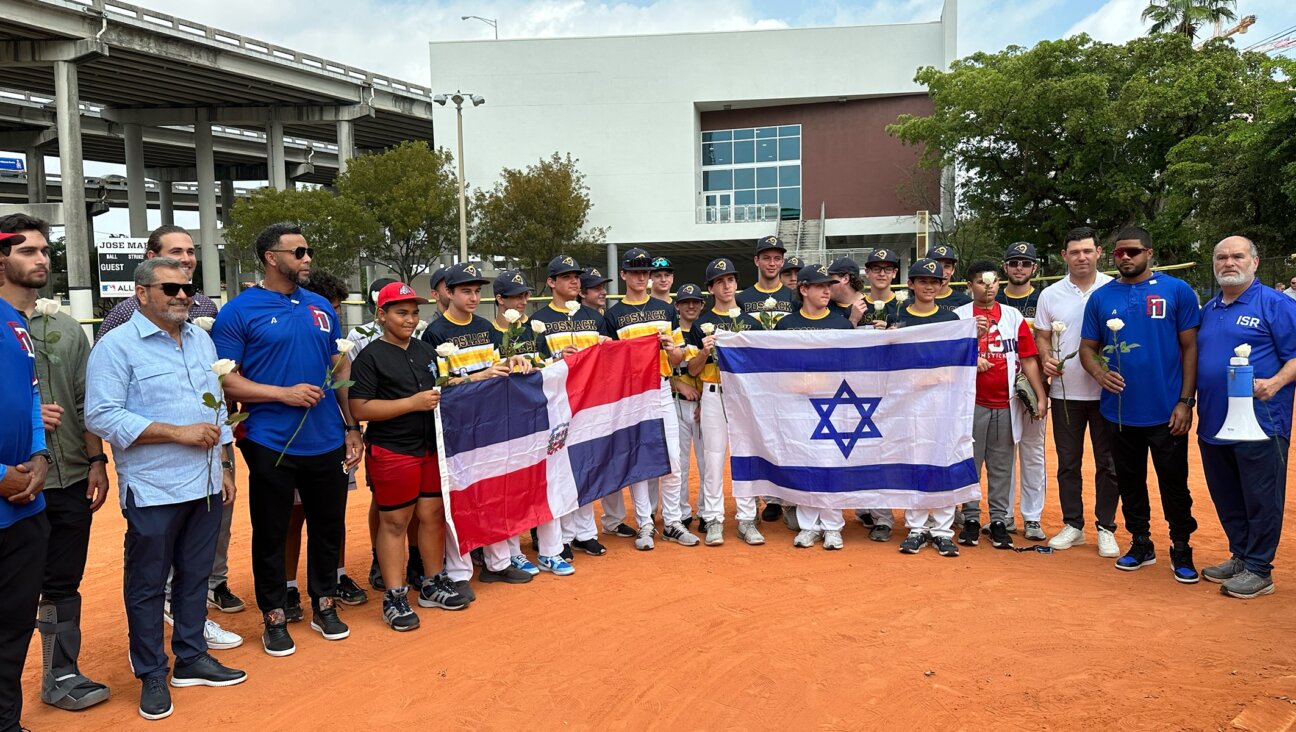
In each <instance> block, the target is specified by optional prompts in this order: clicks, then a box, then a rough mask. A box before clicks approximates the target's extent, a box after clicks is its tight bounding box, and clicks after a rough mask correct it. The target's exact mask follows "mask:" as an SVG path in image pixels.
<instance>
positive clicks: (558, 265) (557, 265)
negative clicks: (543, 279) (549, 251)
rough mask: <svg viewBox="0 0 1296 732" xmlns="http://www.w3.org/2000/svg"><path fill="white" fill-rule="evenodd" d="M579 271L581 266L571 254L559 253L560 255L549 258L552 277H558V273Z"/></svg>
mask: <svg viewBox="0 0 1296 732" xmlns="http://www.w3.org/2000/svg"><path fill="white" fill-rule="evenodd" d="M579 271H581V266H580V265H579V264H577V263H576V260H575V259H572V257H571V256H570V255H567V254H559V255H558V256H556V257H554V258H553V259H551V260H549V276H550V277H557V276H558V275H565V274H567V273H568V272H579Z"/></svg>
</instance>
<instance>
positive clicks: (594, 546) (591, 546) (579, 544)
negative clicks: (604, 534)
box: [563, 539, 607, 562]
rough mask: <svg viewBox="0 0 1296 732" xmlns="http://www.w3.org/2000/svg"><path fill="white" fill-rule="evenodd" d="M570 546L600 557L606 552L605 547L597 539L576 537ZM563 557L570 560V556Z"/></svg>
mask: <svg viewBox="0 0 1296 732" xmlns="http://www.w3.org/2000/svg"><path fill="white" fill-rule="evenodd" d="M571 546H572V547H574V548H576V549H580V550H581V551H583V552H585V553H586V554H588V555H590V556H592V557H601V556H603V555H604V554H607V547H605V546H603V545H602V544H601V543H599V540H598V539H585V540H583V541H582V540H579V539H578V540H576V541H573V542H572V543H571ZM563 559H566V560H567V561H569V562H570V561H571V557H563Z"/></svg>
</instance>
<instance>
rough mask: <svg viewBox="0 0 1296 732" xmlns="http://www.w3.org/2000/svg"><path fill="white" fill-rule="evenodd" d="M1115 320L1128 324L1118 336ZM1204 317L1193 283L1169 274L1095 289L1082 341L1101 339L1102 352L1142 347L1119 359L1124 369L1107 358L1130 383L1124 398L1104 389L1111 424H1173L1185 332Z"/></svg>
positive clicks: (1103, 402)
mask: <svg viewBox="0 0 1296 732" xmlns="http://www.w3.org/2000/svg"><path fill="white" fill-rule="evenodd" d="M1112 318H1120V319H1121V320H1123V321H1125V327H1124V328H1123V329H1122V330H1121V331H1120V333H1119V334H1118V335H1117V336H1116V337H1115V338H1113V337H1112V332H1111V330H1110V329H1109V328H1108V327H1107V321H1108V320H1111V319H1112ZM1200 318H1201V311H1200V310H1199V309H1198V305H1197V293H1195V292H1193V289H1192V288H1191V287H1189V286H1188V283H1187V282H1184V281H1183V280H1181V279H1177V278H1175V277H1171V276H1170V275H1167V274H1165V273H1164V272H1156V273H1153V275H1152V276H1151V277H1149V278H1148V279H1146V280H1143V281H1142V282H1137V283H1134V284H1129V283H1126V282H1121V281H1120V280H1112V281H1111V282H1108V283H1107V284H1105V285H1103V286H1102V287H1099V288H1098V289H1097V290H1094V293H1093V295H1090V296H1089V302H1087V303H1085V311H1084V327H1083V328H1082V329H1081V331H1080V337H1081V338H1083V339H1085V340H1090V341H1098V344H1099V347H1100V348H1101V347H1103V346H1107V345H1110V344H1111V343H1112V342H1113V341H1125V343H1127V344H1129V345H1131V346H1132V345H1134V344H1136V343H1137V344H1138V348H1132V349H1131V350H1130V352H1129V353H1123V354H1121V355H1120V356H1119V359H1120V368H1119V369H1118V368H1117V366H1116V363H1117V358H1118V357H1117V355H1116V354H1114V353H1112V354H1107V355H1108V356H1109V357H1110V358H1111V369H1112V371H1119V373H1120V375H1121V376H1122V377H1123V378H1124V379H1125V391H1124V393H1123V395H1122V396H1121V398H1120V399H1117V395H1116V394H1113V393H1111V392H1109V391H1107V390H1106V389H1103V392H1102V397H1101V402H1100V405H1099V411H1101V412H1102V416H1103V417H1104V418H1106V419H1107V421H1109V422H1117V421H1119V422H1120V423H1121V424H1127V425H1130V426H1132V427H1152V426H1155V425H1160V424H1166V423H1167V422H1169V421H1170V413H1171V412H1173V411H1174V407H1175V403H1176V402H1178V401H1179V396H1180V393H1179V392H1180V389H1181V388H1182V387H1183V363H1182V358H1183V354H1182V353H1181V352H1180V350H1179V333H1180V332H1182V331H1185V330H1191V329H1193V328H1196V327H1197V325H1198V324H1199V323H1200V322H1201V321H1200Z"/></svg>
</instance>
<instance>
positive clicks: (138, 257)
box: [98, 239, 148, 297]
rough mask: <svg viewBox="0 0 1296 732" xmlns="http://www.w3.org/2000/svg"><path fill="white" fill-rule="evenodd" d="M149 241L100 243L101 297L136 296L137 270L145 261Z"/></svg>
mask: <svg viewBox="0 0 1296 732" xmlns="http://www.w3.org/2000/svg"><path fill="white" fill-rule="evenodd" d="M147 243H148V239H105V240H103V241H101V242H99V245H98V250H99V297H130V296H131V295H134V294H135V268H136V267H138V266H139V263H140V262H143V261H144V252H145V251H146V245H147Z"/></svg>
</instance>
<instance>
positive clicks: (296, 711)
mask: <svg viewBox="0 0 1296 732" xmlns="http://www.w3.org/2000/svg"><path fill="white" fill-rule="evenodd" d="M1050 449H1051V448H1050ZM1049 459H1050V468H1049V469H1050V471H1052V469H1053V466H1052V455H1051V454H1050V458H1049ZM1191 461H1192V465H1193V468H1192V470H1191V473H1192V484H1191V487H1192V492H1193V495H1194V497H1195V498H1196V499H1197V500H1196V505H1195V507H1194V508H1195V515H1196V517H1197V518H1198V521H1199V522H1200V524H1201V529H1200V530H1199V532H1198V533H1197V534H1196V536H1195V542H1194V544H1195V548H1196V558H1197V563H1198V566H1199V567H1201V566H1205V565H1207V564H1213V563H1215V562H1218V561H1222V560H1223V559H1225V558H1226V544H1225V541H1224V536H1223V532H1222V531H1221V529H1220V527H1219V521H1218V519H1217V518H1216V517H1215V513H1214V509H1213V506H1212V504H1211V502H1210V498H1209V496H1208V494H1207V491H1206V486H1205V483H1204V480H1203V479H1202V477H1201V469H1200V463H1199V458H1198V457H1197V451H1196V446H1195V440H1194V442H1193V449H1192V453H1191ZM1087 464H1088V462H1087ZM240 471H242V467H241V466H240ZM1149 472H1150V471H1149ZM1293 477H1294V476H1293V472H1292V471H1290V470H1289V472H1288V484H1289V485H1296V481H1293ZM693 482H694V485H693V495H694V496H696V491H697V482H696V472H695V473H694V479H693ZM362 485H363V483H362ZM243 486H244V488H242V489H243V490H245V486H246V483H243ZM1053 490H1054V485H1053V480H1052V476H1051V475H1050V481H1049V496H1048V499H1047V503H1046V505H1047V506H1048V510H1047V511H1046V513H1045V515H1044V528H1045V531H1046V532H1048V533H1049V534H1050V535H1051V534H1052V533H1054V532H1056V531H1057V530H1058V529H1059V528H1060V522H1061V519H1060V517H1059V512H1058V508H1057V499H1056V496H1055V495H1054V493H1053ZM239 500H240V501H242V496H240V499H239ZM368 502H369V497H368V495H367V492H366V491H364V490H363V489H362V490H360V491H357V492H354V493H352V494H351V502H350V508H349V519H350V522H349V532H348V544H347V546H348V549H349V553H350V559H349V563H348V564H349V573H350V574H351V576H353V577H354V578H355V579H356V580H357V581H358V582H361V584H362V585H364V586H365V587H366V588H367V584H365V582H364V578H365V577H366V576H367V574H368V566H369V539H368V536H367V532H366V528H365V518H364V516H365V511H366V509H367V506H368ZM1087 502H1088V499H1087ZM245 505H246V504H243V505H240V507H239V510H238V511H237V512H236V520H235V524H234V538H233V544H232V546H231V548H230V565H231V567H230V570H231V571H230V586H231V588H232V589H233V590H234V591H235V592H236V593H237V594H239V595H240V596H241V597H243V599H244V600H245V601H246V602H247V603H248V607H249V610H246V611H244V612H242V613H238V614H232V615H220V614H219V613H216V611H212V613H213V615H214V616H215V615H219V617H217V618H216V619H217V620H218V621H219V622H220V623H222V624H223V625H224V626H225V627H226V628H229V629H231V630H233V631H235V632H237V633H240V634H242V635H243V637H244V638H245V641H246V642H245V643H244V645H243V646H241V647H239V648H236V649H234V650H229V651H215V652H214V653H215V655H216V656H217V657H218V658H219V659H220V660H222V661H223V662H224V663H226V664H229V665H231V666H234V667H237V668H242V669H245V670H247V672H248V674H249V675H250V678H249V680H248V681H247V682H246V683H244V684H242V685H240V686H235V687H230V688H223V689H212V688H203V687H199V688H186V689H173V690H172V698H173V700H174V704H175V713H174V715H172V717H171V718H169V719H166V720H163V721H160V722H152V723H150V722H145V721H144V720H143V719H141V718H140V717H139V715H138V713H137V709H136V707H137V703H138V700H139V684H138V682H137V681H136V680H135V679H134V678H133V676H132V675H131V672H130V667H129V664H128V661H127V642H126V621H125V615H124V611H123V607H122V592H121V581H122V579H121V578H122V571H121V561H122V560H121V557H122V554H121V546H122V534H123V530H124V521H123V519H122V516H121V513H120V511H118V510H117V495H116V493H115V491H114V494H113V495H112V496H111V497H110V498H109V502H108V504H107V505H106V506H105V508H104V509H103V510H102V511H100V513H99V514H98V516H97V517H96V520H95V525H94V537H93V540H92V544H91V556H90V561H89V566H88V567H87V570H86V580H85V583H84V584H83V585H82V594H83V595H84V597H85V613H86V615H85V618H84V622H83V628H84V637H85V640H84V646H83V651H82V656H81V667H82V670H83V671H85V672H86V673H87V674H88V675H90V676H91V677H93V678H95V679H96V680H99V681H102V682H104V683H107V684H108V685H109V686H111V687H112V692H113V696H112V698H111V699H110V700H109V701H108V702H106V703H104V704H101V705H99V706H97V707H95V708H93V709H90V710H87V711H85V712H80V713H71V712H64V711H60V710H56V709H54V708H52V707H48V706H46V705H44V704H42V703H41V702H40V701H39V699H38V692H39V683H40V682H39V670H40V644H39V636H36V637H35V638H34V639H33V643H32V646H31V651H30V653H29V656H28V663H27V667H26V670H25V673H24V675H23V684H24V696H25V699H26V703H25V711H24V716H23V722H24V724H25V725H26V726H28V727H30V728H32V729H33V730H38V731H41V732H43V731H45V730H57V731H59V732H64V731H71V730H82V729H84V730H123V729H144V728H149V729H158V730H165V729H184V728H186V727H188V728H190V729H210V728H218V727H219V728H225V729H254V728H257V729H261V730H293V729H308V728H313V729H347V730H370V729H388V728H394V727H396V726H398V725H400V726H407V725H409V724H417V725H418V726H419V727H421V728H424V729H445V730H449V729H454V730H458V729H472V730H492V729H501V730H502V729H518V728H528V729H539V730H635V729H646V728H654V729H673V730H680V729H708V730H709V729H771V730H774V729H777V730H802V729H833V730H836V729H869V730H888V729H904V730H927V729H932V730H936V729H939V730H959V729H969V730H971V729H993V730H1034V729H1051V730H1098V729H1122V730H1135V729H1138V730H1181V729H1192V730H1219V729H1237V728H1243V729H1253V730H1282V729H1288V727H1289V725H1291V724H1292V722H1293V720H1296V705H1294V704H1296V702H1293V701H1292V700H1296V633H1294V632H1293V631H1294V630H1296V571H1294V570H1293V569H1292V567H1293V561H1294V560H1293V557H1294V556H1296V551H1293V549H1294V547H1293V543H1294V542H1296V532H1294V531H1293V530H1292V529H1290V528H1289V529H1288V531H1287V532H1286V536H1285V538H1284V541H1283V545H1282V547H1281V549H1280V550H1279V556H1278V569H1277V570H1276V571H1275V572H1274V578H1275V581H1276V583H1277V586H1278V591H1277V592H1276V593H1275V594H1274V595H1271V596H1268V597H1262V598H1259V599H1257V600H1253V601H1240V600H1234V599H1230V598H1226V597H1224V596H1222V595H1220V593H1219V588H1218V586H1217V585H1213V584H1209V583H1207V582H1204V581H1203V582H1202V583H1201V584H1198V585H1190V586H1185V585H1181V584H1178V583H1176V582H1175V581H1174V580H1173V579H1172V577H1171V574H1170V568H1169V560H1168V555H1167V549H1168V540H1167V539H1166V533H1165V532H1166V528H1165V523H1164V521H1163V520H1161V518H1160V507H1159V504H1158V502H1157V500H1156V499H1155V498H1154V499H1153V501H1152V505H1153V506H1154V508H1153V537H1154V540H1155V541H1156V542H1157V549H1158V555H1159V559H1160V563H1159V564H1157V565H1155V566H1153V567H1147V568H1144V569H1142V570H1140V571H1138V572H1132V573H1125V572H1120V571H1117V570H1116V569H1114V568H1113V567H1112V564H1111V560H1107V559H1101V558H1099V557H1098V556H1097V549H1096V537H1095V536H1094V533H1093V529H1092V526H1090V527H1089V528H1088V537H1089V542H1090V543H1089V544H1087V545H1085V546H1083V547H1077V548H1074V549H1071V550H1068V551H1065V552H1059V553H1055V554H1052V555H1043V554H1036V553H1033V552H1032V553H1020V554H1019V553H1014V552H1007V551H1000V550H995V549H993V548H991V547H990V546H989V543H988V542H985V541H983V542H982V543H981V545H980V546H978V547H963V554H962V556H960V557H958V558H957V559H947V558H942V557H939V556H937V555H936V553H935V552H934V551H932V550H931V549H930V548H928V549H925V550H924V551H923V552H922V553H921V554H919V555H918V556H905V555H901V554H899V553H898V552H897V546H898V542H899V539H900V538H901V535H902V531H900V530H898V531H897V535H896V536H895V537H893V538H892V540H891V542H889V543H887V544H878V543H874V542H871V541H868V540H867V536H866V531H865V530H864V529H863V528H862V527H861V526H860V525H859V524H858V523H856V522H854V521H851V522H848V524H847V528H846V531H845V534H844V536H845V542H846V546H845V549H844V550H843V551H839V552H825V551H824V550H823V549H822V548H820V547H818V546H816V547H815V548H814V549H794V548H793V547H792V534H791V533H790V532H789V531H788V530H787V529H786V527H784V526H783V524H782V523H781V522H780V523H777V524H764V528H763V530H764V532H765V535H766V538H767V541H768V543H767V544H766V545H765V546H763V547H748V546H745V545H743V544H742V543H741V542H740V541H738V540H737V538H736V537H735V536H734V529H735V528H736V527H735V525H734V523H733V522H732V521H730V523H729V524H728V525H727V526H726V531H727V535H726V543H725V544H724V546H721V547H706V546H701V545H699V546H697V547H692V548H684V547H680V546H678V545H676V544H672V543H666V542H664V541H661V540H659V541H658V544H657V548H656V550H655V551H652V552H644V553H641V552H636V551H635V550H634V548H633V546H632V544H631V542H630V541H629V540H626V539H618V538H615V537H602V540H603V541H604V543H605V544H607V545H608V547H609V552H608V554H607V555H606V556H603V557H589V556H585V555H583V554H578V556H577V557H576V562H575V565H576V568H577V572H576V574H575V575H573V576H571V577H565V578H558V577H554V576H552V575H549V574H542V575H541V576H539V577H537V578H536V579H535V581H533V582H531V583H530V584H527V585H519V586H514V585H497V584H496V585H485V586H480V585H475V589H476V590H477V593H478V601H477V602H476V603H474V604H473V605H472V606H471V607H470V608H469V609H468V610H466V611H463V612H458V613H451V612H445V611H442V610H435V609H418V610H419V614H420V618H421V619H422V627H421V628H420V629H419V630H416V631H414V632H412V633H400V634H398V633H395V632H392V631H391V630H389V629H388V628H387V627H386V626H385V625H384V624H383V622H382V619H381V617H380V614H381V600H380V597H379V596H378V593H374V592H371V594H370V600H369V602H368V603H367V604H365V605H362V606H359V607H349V608H344V609H343V618H344V619H345V620H346V621H347V623H348V624H349V625H350V626H351V637H350V638H349V639H347V640H344V641H340V642H329V641H325V640H323V639H322V638H321V637H320V636H319V635H318V634H317V633H315V632H313V631H311V630H310V627H309V618H308V619H307V622H305V623H300V624H295V625H292V626H290V628H291V630H292V633H293V637H294V639H295V640H296V642H297V653H296V655H293V656H290V657H287V658H271V657H270V656H267V655H266V654H265V653H264V652H263V651H262V650H261V647H260V628H261V624H260V618H259V616H258V614H257V612H256V610H255V603H254V601H253V591H252V578H251V572H250V569H249V566H248V552H249V541H250V536H249V532H250V530H249V528H248V519H247V512H246V509H245V507H244V506H245ZM732 510H733V507H732V503H730V505H729V515H730V516H732V515H733V514H732ZM1287 515H1288V522H1287V523H1288V524H1291V523H1292V516H1293V515H1296V511H1293V510H1292V500H1291V498H1290V497H1289V499H1288V510H1287ZM1118 537H1119V539H1120V541H1121V542H1122V545H1124V543H1125V542H1126V541H1127V540H1128V536H1127V535H1125V534H1124V533H1123V531H1122V532H1120V533H1118ZM1016 541H1017V543H1018V544H1019V545H1021V544H1022V543H1025V542H1024V540H1022V539H1021V538H1020V537H1018V538H1017V539H1016ZM523 545H524V548H527V549H529V547H528V545H527V542H525V541H524V543H523ZM302 573H303V575H304V566H303V568H302ZM416 609H417V608H416ZM307 614H308V615H309V609H308V610H307ZM168 637H169V634H168Z"/></svg>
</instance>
